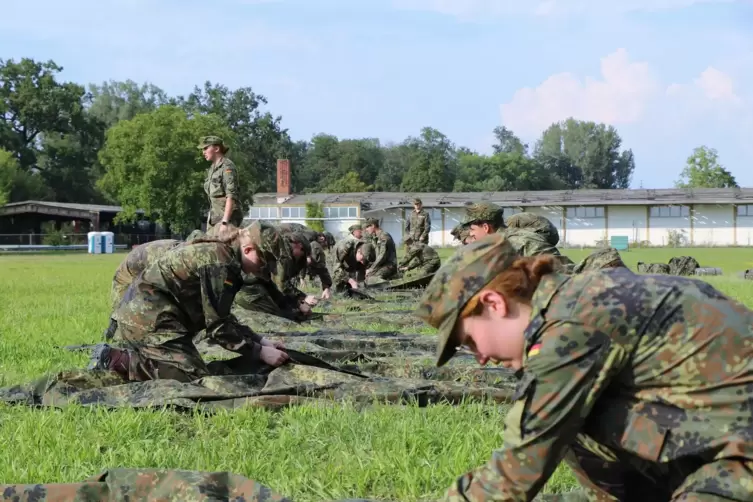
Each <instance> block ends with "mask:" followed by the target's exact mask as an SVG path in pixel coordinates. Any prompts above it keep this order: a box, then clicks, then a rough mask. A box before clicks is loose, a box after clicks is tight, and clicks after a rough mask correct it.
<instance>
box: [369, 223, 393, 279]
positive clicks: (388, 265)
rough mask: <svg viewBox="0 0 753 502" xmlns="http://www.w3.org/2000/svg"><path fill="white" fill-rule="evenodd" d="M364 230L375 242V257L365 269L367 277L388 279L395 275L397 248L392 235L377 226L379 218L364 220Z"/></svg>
mask: <svg viewBox="0 0 753 502" xmlns="http://www.w3.org/2000/svg"><path fill="white" fill-rule="evenodd" d="M366 232H367V233H368V234H370V235H371V237H372V239H373V240H374V242H375V245H374V247H376V258H374V263H372V264H371V267H369V269H368V270H366V278H367V279H372V278H375V279H382V280H385V281H388V280H390V279H392V278H394V277H395V276H397V249H396V248H395V241H394V240H393V239H392V236H391V235H390V234H389V233H387V232H385V231H384V230H382V229H381V228H380V227H379V220H377V219H376V218H371V219H368V220H366Z"/></svg>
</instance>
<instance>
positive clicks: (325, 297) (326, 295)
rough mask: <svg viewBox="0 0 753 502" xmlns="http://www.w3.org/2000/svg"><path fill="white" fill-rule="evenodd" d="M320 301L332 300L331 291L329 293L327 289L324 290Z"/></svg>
mask: <svg viewBox="0 0 753 502" xmlns="http://www.w3.org/2000/svg"><path fill="white" fill-rule="evenodd" d="M321 298H322V300H329V299H330V298H332V291H330V289H329V288H326V289H325V290H324V291H322V296H321Z"/></svg>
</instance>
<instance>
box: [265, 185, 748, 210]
mask: <svg viewBox="0 0 753 502" xmlns="http://www.w3.org/2000/svg"><path fill="white" fill-rule="evenodd" d="M414 197H418V198H420V199H421V201H422V202H423V205H424V206H425V207H463V206H465V205H466V204H468V203H471V202H479V201H489V202H493V203H495V204H498V205H500V206H505V207H510V206H522V207H526V206H584V205H592V206H598V205H610V206H614V205H638V206H641V205H650V204H656V205H663V204H669V205H675V204H735V203H737V204H753V188H696V189H683V188H661V189H643V188H638V189H626V190H541V191H526V192H444V193H416V192H410V193H407V192H406V193H403V192H355V193H311V194H300V195H296V194H293V195H290V196H278V195H277V194H276V193H258V194H255V195H254V205H255V206H269V205H278V204H281V205H286V206H294V205H302V204H305V203H307V202H317V203H322V204H323V205H325V206H326V205H332V204H360V205H361V206H362V207H363V208H364V209H366V210H374V211H377V210H380V209H387V208H390V207H410V206H412V203H411V200H412V199H413V198H414Z"/></svg>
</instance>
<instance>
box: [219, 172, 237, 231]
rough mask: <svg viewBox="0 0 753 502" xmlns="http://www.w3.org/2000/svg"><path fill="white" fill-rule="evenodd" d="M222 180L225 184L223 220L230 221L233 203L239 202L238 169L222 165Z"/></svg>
mask: <svg viewBox="0 0 753 502" xmlns="http://www.w3.org/2000/svg"><path fill="white" fill-rule="evenodd" d="M222 182H223V184H224V185H225V197H227V198H226V199H225V214H224V216H223V220H224V221H230V216H231V215H232V214H233V204H240V200H241V198H240V193H239V186H238V171H237V170H236V168H235V166H224V169H223V171H222Z"/></svg>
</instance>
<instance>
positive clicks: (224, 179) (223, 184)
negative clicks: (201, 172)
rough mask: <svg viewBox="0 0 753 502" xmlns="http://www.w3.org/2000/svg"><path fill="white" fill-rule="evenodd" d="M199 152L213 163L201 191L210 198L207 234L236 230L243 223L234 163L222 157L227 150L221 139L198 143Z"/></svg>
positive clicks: (208, 139) (239, 191)
mask: <svg viewBox="0 0 753 502" xmlns="http://www.w3.org/2000/svg"><path fill="white" fill-rule="evenodd" d="M199 149H201V150H203V151H204V158H205V159H207V160H208V161H209V162H211V163H212V165H211V166H209V170H208V171H207V177H206V180H205V181H204V192H205V193H206V194H207V197H208V198H209V214H208V215H207V233H212V234H213V233H215V232H216V231H217V230H218V229H216V228H215V227H217V226H220V225H222V226H227V225H233V226H236V227H239V226H240V225H241V223H243V209H242V207H241V190H240V183H239V182H238V170H237V168H236V167H235V164H234V163H233V161H232V160H230V159H228V158H227V157H225V154H226V153H227V151H228V147H227V146H226V145H225V144H224V143H223V141H222V138H219V137H217V136H206V137H204V138H202V139H201V140H200V142H199Z"/></svg>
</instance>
